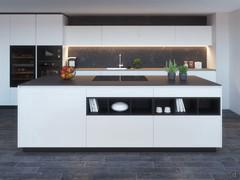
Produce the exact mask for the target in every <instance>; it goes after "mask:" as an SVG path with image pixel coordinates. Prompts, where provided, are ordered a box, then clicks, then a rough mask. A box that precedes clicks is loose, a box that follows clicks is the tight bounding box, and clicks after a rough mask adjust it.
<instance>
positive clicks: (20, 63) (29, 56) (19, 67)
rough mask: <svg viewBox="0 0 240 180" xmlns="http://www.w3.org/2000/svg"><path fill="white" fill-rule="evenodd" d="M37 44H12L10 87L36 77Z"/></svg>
mask: <svg viewBox="0 0 240 180" xmlns="http://www.w3.org/2000/svg"><path fill="white" fill-rule="evenodd" d="M35 62H36V58H35V46H10V87H17V86H18V85H20V84H22V83H24V82H27V81H30V80H32V79H34V78H35Z"/></svg>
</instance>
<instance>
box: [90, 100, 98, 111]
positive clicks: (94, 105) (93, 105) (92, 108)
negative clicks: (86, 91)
mask: <svg viewBox="0 0 240 180" xmlns="http://www.w3.org/2000/svg"><path fill="white" fill-rule="evenodd" d="M88 101H89V108H90V112H95V113H96V112H98V110H99V107H98V103H97V100H96V98H89V99H88Z"/></svg>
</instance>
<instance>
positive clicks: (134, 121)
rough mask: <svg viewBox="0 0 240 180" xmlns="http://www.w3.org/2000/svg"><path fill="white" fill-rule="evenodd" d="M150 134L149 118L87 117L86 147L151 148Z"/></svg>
mask: <svg viewBox="0 0 240 180" xmlns="http://www.w3.org/2000/svg"><path fill="white" fill-rule="evenodd" d="M152 132H153V120H152V118H151V117H148V118H146V117H144V116H131V117H129V116H102V117H101V116H94V117H87V147H152V146H153V135H152Z"/></svg>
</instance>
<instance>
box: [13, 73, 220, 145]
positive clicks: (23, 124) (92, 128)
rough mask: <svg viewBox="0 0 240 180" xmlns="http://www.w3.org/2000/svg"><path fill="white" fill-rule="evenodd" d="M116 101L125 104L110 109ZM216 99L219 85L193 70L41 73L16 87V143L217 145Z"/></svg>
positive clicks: (218, 140) (218, 120)
mask: <svg viewBox="0 0 240 180" xmlns="http://www.w3.org/2000/svg"><path fill="white" fill-rule="evenodd" d="M90 99H95V100H96V102H97V104H98V111H97V112H96V111H94V112H93V111H91V107H90V101H89V100H90ZM177 99H182V101H183V103H184V106H185V111H184V112H183V111H181V112H179V111H178V110H177V109H178V106H177ZM116 102H123V103H125V104H127V106H128V109H127V110H126V111H123V112H117V111H114V110H113V109H112V105H113V104H114V103H116ZM221 102H222V86H221V85H219V84H216V83H213V82H211V81H207V80H205V79H201V78H199V77H194V76H189V77H188V81H186V82H182V81H179V80H178V79H177V80H176V81H175V82H170V81H168V80H167V77H166V76H96V77H95V76H77V77H76V78H75V79H74V80H69V81H66V80H61V79H60V78H59V77H57V76H50V77H42V78H39V79H37V80H33V81H30V82H27V83H24V84H22V85H21V86H19V87H18V147H19V148H210V149H212V148H221V147H222V112H221V109H222V106H221ZM159 107H161V108H162V109H164V108H165V107H169V108H170V109H171V111H170V112H168V113H165V112H164V111H163V112H162V113H159V112H156V109H157V108H159Z"/></svg>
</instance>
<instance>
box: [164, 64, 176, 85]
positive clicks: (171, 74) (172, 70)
mask: <svg viewBox="0 0 240 180" xmlns="http://www.w3.org/2000/svg"><path fill="white" fill-rule="evenodd" d="M166 70H167V72H168V80H170V81H175V79H176V72H177V70H178V68H177V64H176V62H175V60H174V61H173V62H172V61H171V60H169V61H168V62H166Z"/></svg>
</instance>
